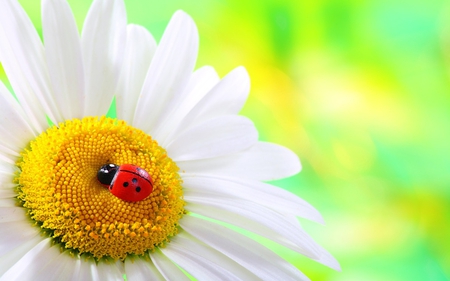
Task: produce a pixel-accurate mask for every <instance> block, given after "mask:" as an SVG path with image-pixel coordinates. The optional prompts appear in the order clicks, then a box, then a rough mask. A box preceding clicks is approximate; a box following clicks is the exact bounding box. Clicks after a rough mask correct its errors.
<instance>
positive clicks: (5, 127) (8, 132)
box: [0, 82, 36, 156]
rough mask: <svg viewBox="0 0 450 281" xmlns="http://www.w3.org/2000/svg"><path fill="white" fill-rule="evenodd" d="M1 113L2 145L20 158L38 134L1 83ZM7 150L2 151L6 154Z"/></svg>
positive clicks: (0, 130)
mask: <svg viewBox="0 0 450 281" xmlns="http://www.w3.org/2000/svg"><path fill="white" fill-rule="evenodd" d="M0 113H1V114H0V136H2V138H1V141H0V144H1V146H3V147H4V148H5V149H9V150H11V151H12V152H15V153H17V154H16V155H17V156H18V155H19V153H20V152H21V151H22V150H23V149H24V148H25V147H26V146H27V145H28V143H29V142H30V141H31V140H32V139H33V138H34V137H35V136H36V134H35V132H34V131H33V128H32V127H31V126H30V124H29V122H28V120H27V118H26V115H25V113H24V112H23V110H22V108H21V107H20V105H19V103H18V102H17V101H16V100H15V99H14V97H13V96H12V94H11V93H10V92H9V91H8V90H7V89H6V87H5V85H3V83H1V82H0ZM5 149H2V151H4V152H6V151H5ZM11 154H12V153H11Z"/></svg>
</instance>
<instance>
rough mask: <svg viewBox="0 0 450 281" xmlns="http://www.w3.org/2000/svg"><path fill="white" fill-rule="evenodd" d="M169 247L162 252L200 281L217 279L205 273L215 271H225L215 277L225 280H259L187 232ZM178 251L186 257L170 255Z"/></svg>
mask: <svg viewBox="0 0 450 281" xmlns="http://www.w3.org/2000/svg"><path fill="white" fill-rule="evenodd" d="M169 245H170V247H166V248H163V249H161V251H162V252H163V253H164V254H166V255H168V256H169V257H170V258H171V259H172V260H173V261H175V262H176V263H177V264H179V265H180V266H181V267H183V268H184V270H186V271H187V272H189V274H191V275H193V276H194V277H195V278H197V279H199V280H213V279H215V278H214V275H212V276H208V275H207V276H205V273H209V272H211V271H214V270H219V271H223V272H220V273H219V272H218V273H216V275H215V276H216V277H217V276H221V278H222V279H223V280H230V279H236V278H237V279H238V280H256V279H257V277H256V276H255V275H254V274H253V273H251V272H250V271H248V270H247V269H246V268H244V267H242V266H241V265H240V264H238V263H236V262H235V261H234V260H232V259H230V258H228V257H227V256H225V255H223V254H222V253H220V252H219V251H217V250H215V249H213V248H211V247H210V246H208V245H206V244H204V243H203V242H201V241H199V240H197V239H196V238H194V237H193V236H192V235H190V234H189V233H187V232H185V231H184V232H180V233H179V234H177V236H175V237H174V238H173V239H172V240H171V241H170V244H169ZM178 249H181V252H182V253H181V255H180V256H183V255H185V257H184V258H179V257H174V255H173V254H171V253H169V252H171V251H175V252H176V251H177V250H178ZM175 255H177V254H175ZM188 259H190V260H188ZM198 264H203V266H199V265H198ZM226 275H228V276H227V277H226V278H225V277H224V276H226Z"/></svg>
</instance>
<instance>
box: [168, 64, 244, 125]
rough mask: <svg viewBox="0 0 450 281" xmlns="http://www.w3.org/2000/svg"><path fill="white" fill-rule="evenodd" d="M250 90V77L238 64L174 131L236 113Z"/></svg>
mask: <svg viewBox="0 0 450 281" xmlns="http://www.w3.org/2000/svg"><path fill="white" fill-rule="evenodd" d="M249 91H250V77H249V76H248V73H247V70H246V69H245V68H244V67H242V66H240V67H237V68H235V69H233V70H232V71H231V72H230V73H228V74H227V75H226V76H225V77H224V78H223V79H222V80H221V81H220V82H219V83H217V84H216V85H215V86H214V87H213V88H212V89H211V90H210V91H209V92H208V93H207V94H206V96H205V97H204V98H203V99H201V100H200V101H199V102H198V103H197V104H196V105H195V107H194V108H192V110H190V112H189V113H188V114H187V115H186V116H185V117H184V118H183V121H182V122H181V123H180V124H179V125H178V127H176V128H173V130H175V131H176V132H182V131H183V130H184V129H185V128H188V127H189V126H193V125H195V124H196V123H198V122H203V121H204V120H208V119H211V118H214V117H218V116H222V115H236V114H238V112H239V111H240V110H241V109H242V107H243V106H244V103H245V101H246V100H247V97H248V94H249Z"/></svg>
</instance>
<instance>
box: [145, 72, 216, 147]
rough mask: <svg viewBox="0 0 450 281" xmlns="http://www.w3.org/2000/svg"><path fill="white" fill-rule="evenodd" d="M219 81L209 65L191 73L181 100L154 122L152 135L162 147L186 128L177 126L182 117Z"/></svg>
mask: <svg viewBox="0 0 450 281" xmlns="http://www.w3.org/2000/svg"><path fill="white" fill-rule="evenodd" d="M219 81H220V78H219V75H218V74H217V72H216V71H215V70H214V68H213V67H211V66H204V67H201V68H199V69H197V70H196V71H194V73H193V74H192V75H191V78H190V79H189V83H188V85H187V86H186V88H185V89H184V90H183V94H182V97H184V98H183V99H182V101H181V102H180V104H178V106H173V107H172V109H171V110H167V111H166V113H167V114H166V115H165V116H164V117H165V118H163V117H162V118H161V119H162V120H160V122H158V123H157V124H155V127H154V128H153V129H152V132H153V133H152V136H153V137H154V138H155V139H156V140H157V141H158V142H159V143H160V144H161V145H162V146H164V147H166V145H167V143H168V142H169V141H170V140H172V139H174V138H176V135H177V134H179V133H180V132H182V131H183V129H188V128H190V126H188V127H186V128H179V125H180V123H181V122H182V121H183V119H184V117H185V116H186V115H187V114H188V113H189V112H190V111H191V110H192V109H193V108H194V107H195V105H197V103H198V102H199V101H200V100H201V99H202V98H203V97H204V96H205V95H206V94H207V93H208V92H209V90H211V89H212V88H213V87H214V85H216V84H217V83H218V82H219Z"/></svg>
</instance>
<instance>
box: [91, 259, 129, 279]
mask: <svg viewBox="0 0 450 281" xmlns="http://www.w3.org/2000/svg"><path fill="white" fill-rule="evenodd" d="M118 264H120V265H121V266H122V267H123V264H122V262H120V263H115V264H108V263H105V262H101V263H98V264H97V266H96V268H97V270H98V276H99V279H98V281H101V280H113V281H114V280H115V281H123V274H122V273H121V272H120V270H119V268H118V267H117V265H118Z"/></svg>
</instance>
